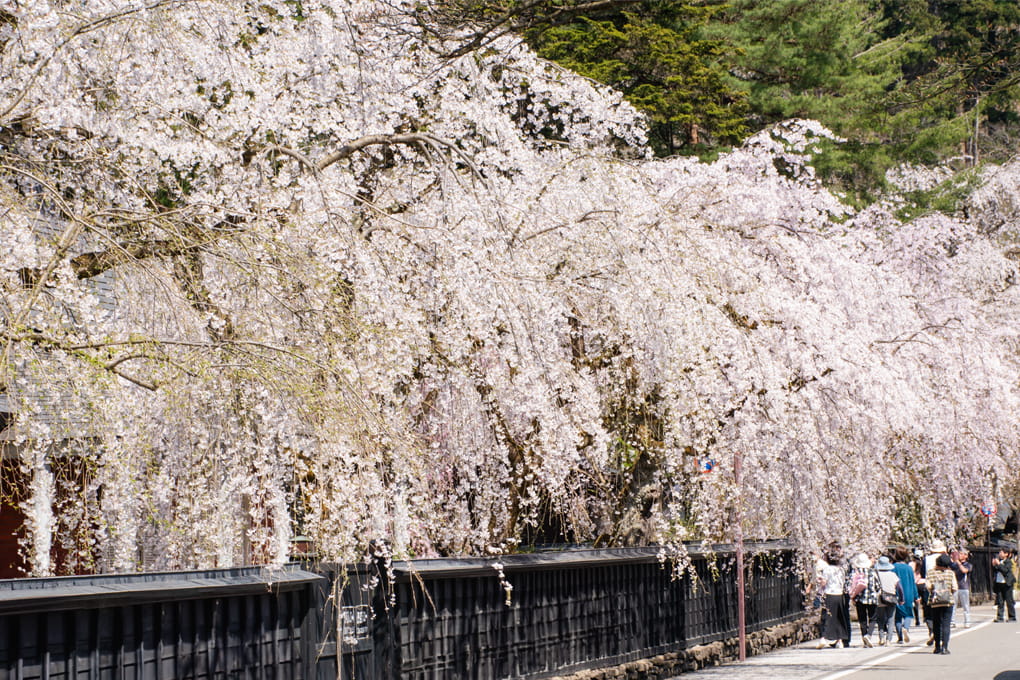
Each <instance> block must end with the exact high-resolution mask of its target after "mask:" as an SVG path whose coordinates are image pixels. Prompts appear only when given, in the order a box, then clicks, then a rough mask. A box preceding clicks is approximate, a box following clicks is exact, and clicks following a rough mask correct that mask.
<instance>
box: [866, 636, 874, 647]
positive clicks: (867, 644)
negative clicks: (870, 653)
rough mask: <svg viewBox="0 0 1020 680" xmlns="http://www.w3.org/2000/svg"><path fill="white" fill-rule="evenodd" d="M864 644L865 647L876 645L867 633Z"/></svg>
mask: <svg viewBox="0 0 1020 680" xmlns="http://www.w3.org/2000/svg"><path fill="white" fill-rule="evenodd" d="M864 646H865V647H874V645H872V644H871V638H870V637H868V636H867V635H865V636H864Z"/></svg>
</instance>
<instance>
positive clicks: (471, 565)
mask: <svg viewBox="0 0 1020 680" xmlns="http://www.w3.org/2000/svg"><path fill="white" fill-rule="evenodd" d="M792 548H793V544H792V543H790V542H789V541H783V540H776V541H761V542H748V543H746V544H745V545H744V549H745V550H746V551H747V552H748V553H749V554H763V553H769V552H773V551H779V550H790V549H792ZM734 550H735V548H734V546H733V545H731V544H717V545H713V546H711V547H703V546H701V545H700V544H699V545H690V546H687V552H688V554H689V555H690V556H691V557H694V558H698V557H711V556H713V555H714V556H717V557H720V558H723V559H727V558H729V557H730V556H731V555H732V554H733V552H734ZM661 552H662V548H661V547H659V546H648V547H641V548H601V549H595V548H592V549H585V548H569V549H566V550H548V551H541V552H534V553H514V554H508V555H494V556H492V557H451V558H439V559H421V560H406V561H404V560H394V561H393V573H394V575H395V576H396V578H397V580H398V581H408V580H412V579H414V578H416V577H425V576H427V577H430V578H443V577H457V576H477V575H479V574H495V565H497V564H498V565H500V567H501V568H502V569H503V571H504V573H506V574H508V575H509V574H511V573H514V572H516V573H521V572H525V571H532V570H536V569H541V570H548V569H576V568H579V567H597V566H604V565H610V564H612V565H621V564H626V563H632V564H647V563H649V562H664V563H665V564H668V563H669V558H666V559H665V560H663V559H662V557H661V556H660V555H661ZM339 567H340V565H330V564H320V565H318V568H326V569H327V570H330V569H331V568H332V569H338V568H339ZM312 568H315V567H312ZM367 568H368V566H367V565H366V564H365V563H363V562H362V563H357V564H351V565H345V569H353V570H355V571H363V570H365V569H367ZM338 570H339V569H338Z"/></svg>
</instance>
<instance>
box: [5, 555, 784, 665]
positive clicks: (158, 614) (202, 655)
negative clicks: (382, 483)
mask: <svg viewBox="0 0 1020 680" xmlns="http://www.w3.org/2000/svg"><path fill="white" fill-rule="evenodd" d="M749 549H750V550H751V551H753V552H754V554H755V557H754V558H753V559H752V560H750V562H749V566H748V571H747V599H746V605H747V624H748V630H749V631H753V630H758V629H761V628H765V627H768V626H771V625H775V624H778V623H781V622H784V621H789V620H792V619H795V618H797V617H799V616H801V615H802V614H803V595H802V590H801V581H800V578H799V577H798V574H797V569H796V566H795V558H794V553H793V551H792V550H790V549H789V548H787V547H786V546H783V545H780V544H758V545H755V546H749ZM692 558H693V564H692V567H693V573H694V574H695V576H694V577H693V578H692V575H691V571H685V572H683V573H682V574H681V575H679V576H678V577H676V578H674V575H673V573H672V572H671V568H670V565H669V563H665V564H664V563H662V562H661V561H660V560H659V559H658V556H657V553H656V550H655V549H622V550H598V551H596V550H588V551H570V552H563V553H539V554H532V555H514V556H504V557H501V558H499V559H498V560H497V559H495V558H494V559H462V560H420V561H416V562H414V563H406V562H397V563H393V564H392V565H389V568H387V565H382V564H379V563H375V564H359V565H354V566H347V567H344V568H340V567H337V566H330V565H321V564H320V565H314V567H312V566H309V565H305V567H304V568H298V567H296V566H293V567H289V568H287V569H284V570H263V569H257V568H252V569H233V570H219V571H209V572H190V573H174V574H140V575H129V576H95V577H70V578H54V579H22V580H12V581H0V680H8V679H11V680H36V679H39V680H65V679H66V680H72V679H75V680H76V679H78V678H82V679H85V678H89V679H90V680H91V679H92V678H97V679H106V678H111V679H114V678H116V680H129V679H134V680H174V679H177V678H180V679H182V680H183V679H185V678H191V679H194V680H206V679H214V678H245V679H248V678H250V679H252V680H255V679H261V678H267V679H268V678H273V679H274V680H292V679H293V680H336V678H338V677H339V678H342V679H343V680H348V679H349V680H397V679H400V680H426V679H427V680H439V679H442V678H451V679H453V678H477V679H478V680H487V679H492V680H495V679H497V678H541V677H547V676H550V675H556V674H561V673H569V672H572V671H576V670H580V669H584V668H591V667H598V666H606V665H612V664H617V663H623V662H626V661H630V660H634V659H638V658H643V657H649V656H653V655H656V654H660V653H663V652H666V651H675V650H681V649H684V648H688V647H691V646H693V645H697V644H701V643H705V642H709V641H713V640H720V639H724V638H729V637H734V636H735V635H736V634H737V630H736V622H737V614H736V612H737V608H736V588H735V578H734V570H733V554H732V551H730V550H726V549H720V550H719V551H717V552H715V553H713V554H711V555H708V554H702V553H700V552H695V553H694V554H693V555H692ZM497 563H498V564H500V565H501V569H502V577H501V575H500V572H499V571H498V570H497V569H496V567H495V565H496V564H497ZM313 570H314V571H315V572H317V573H312V572H313ZM506 585H511V586H512V591H511V597H510V600H509V604H507V592H506V588H505V586H506Z"/></svg>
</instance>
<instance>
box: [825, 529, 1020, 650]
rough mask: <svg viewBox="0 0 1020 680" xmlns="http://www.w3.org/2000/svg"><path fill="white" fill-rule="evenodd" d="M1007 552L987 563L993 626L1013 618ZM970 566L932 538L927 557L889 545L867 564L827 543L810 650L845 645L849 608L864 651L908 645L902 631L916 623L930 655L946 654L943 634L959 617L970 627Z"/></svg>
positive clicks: (866, 558) (965, 556)
mask: <svg viewBox="0 0 1020 680" xmlns="http://www.w3.org/2000/svg"><path fill="white" fill-rule="evenodd" d="M1014 552H1015V551H1013V550H1010V549H1008V548H1003V549H1002V550H1000V551H999V553H998V555H997V556H996V557H995V558H993V560H992V569H993V571H994V577H993V590H994V592H995V604H996V610H997V614H996V619H995V620H996V621H1005V620H1006V616H1008V620H1009V621H1016V610H1015V605H1014V603H1013V584H1014V583H1015V580H1016V577H1015V575H1014V571H1013V559H1014ZM972 570H973V566H972V565H971V563H970V553H969V551H967V550H966V549H964V548H958V549H955V550H952V551H948V550H947V549H946V544H945V543H944V542H943V541H939V540H936V541H933V542H932V543H931V545H930V546H929V550H928V552H927V553H925V552H924V551H922V550H920V549H918V550H917V551H915V552H911V551H910V550H909V549H907V548H905V547H897V548H895V549H894V550H892V551H891V552H890V553H889V554H882V555H878V556H877V559H875V560H873V559H872V558H871V556H870V555H868V554H867V553H863V552H862V553H859V554H857V555H855V556H854V557H853V558H851V559H850V560H849V563H847V560H846V559H845V558H844V555H843V549H842V547H841V546H840V545H839V544H837V543H833V544H830V545H829V547H828V548H827V550H826V551H825V553H824V554H823V555H819V556H818V559H817V561H816V564H815V581H816V586H817V593H818V596H817V601H818V604H820V605H821V606H822V617H823V619H822V639H821V641H820V642H819V643H818V648H819V649H822V648H825V647H837V648H838V647H849V646H850V642H851V622H850V607H854V609H855V610H856V613H857V623H858V626H859V627H860V631H861V637H862V640H863V644H864V646H865V647H874V646H876V645H878V646H884V645H889V644H892V643H893V640H894V639H895V640H896V642H897V643H900V644H903V643H908V642H910V628H911V626H912V625H913V623H914V621H915V620H918V619H923V621H924V623H925V625H926V627H927V631H928V640H927V644H928V645H930V646H932V647H933V648H934V649H933V651H934V653H935V654H949V636H950V631H951V629H952V628H953V627H954V626H955V625H956V620H955V619H956V615H957V612H958V611H959V612H962V619H963V627H964V628H969V627H970V625H971V616H970V575H971V572H972Z"/></svg>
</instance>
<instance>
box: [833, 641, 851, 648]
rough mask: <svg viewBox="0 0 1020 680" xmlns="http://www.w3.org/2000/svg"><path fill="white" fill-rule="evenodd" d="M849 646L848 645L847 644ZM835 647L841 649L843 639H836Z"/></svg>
mask: <svg viewBox="0 0 1020 680" xmlns="http://www.w3.org/2000/svg"><path fill="white" fill-rule="evenodd" d="M847 646H848V647H849V645H847ZM836 649H843V641H842V640H836Z"/></svg>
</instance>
